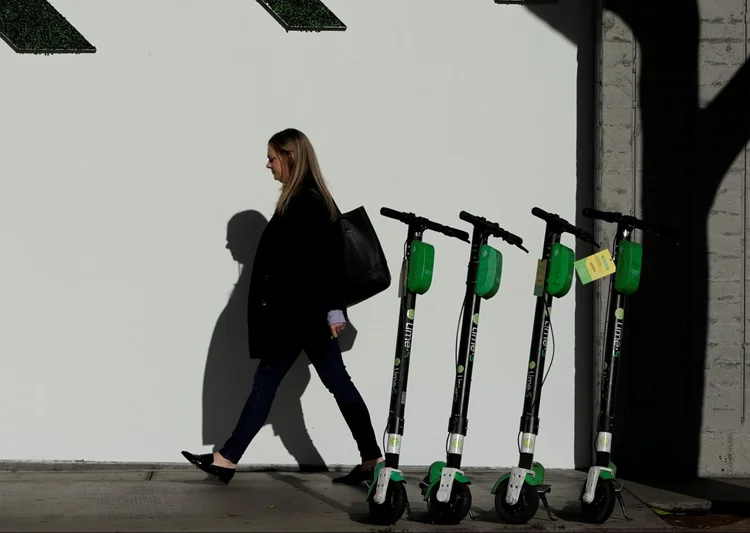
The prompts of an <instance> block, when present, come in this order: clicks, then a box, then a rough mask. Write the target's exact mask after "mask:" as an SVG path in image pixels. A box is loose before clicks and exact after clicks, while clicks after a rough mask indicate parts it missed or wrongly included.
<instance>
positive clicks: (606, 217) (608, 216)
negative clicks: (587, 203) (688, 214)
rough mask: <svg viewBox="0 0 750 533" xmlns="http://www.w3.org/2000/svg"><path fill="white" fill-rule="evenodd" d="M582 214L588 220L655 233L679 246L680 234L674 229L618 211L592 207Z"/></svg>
mask: <svg viewBox="0 0 750 533" xmlns="http://www.w3.org/2000/svg"><path fill="white" fill-rule="evenodd" d="M581 214H582V215H583V216H585V217H587V218H594V219H597V220H602V221H604V222H610V223H613V224H618V223H620V222H622V223H624V224H626V225H628V226H632V227H634V228H637V229H640V230H641V231H647V232H649V233H653V234H654V235H659V236H661V237H666V238H668V239H671V240H673V241H674V242H675V243H677V244H679V240H678V239H677V237H678V232H677V230H675V229H674V228H670V227H667V226H659V225H657V224H652V223H651V222H646V221H645V220H640V219H638V218H636V217H634V216H631V215H623V214H622V213H618V212H617V211H600V210H598V209H591V208H590V207H586V208H584V209H583V211H582V212H581Z"/></svg>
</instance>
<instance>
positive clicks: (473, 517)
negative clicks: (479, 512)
mask: <svg viewBox="0 0 750 533" xmlns="http://www.w3.org/2000/svg"><path fill="white" fill-rule="evenodd" d="M469 518H471V519H472V520H476V519H477V517H476V516H474V511H472V510H471V509H469Z"/></svg>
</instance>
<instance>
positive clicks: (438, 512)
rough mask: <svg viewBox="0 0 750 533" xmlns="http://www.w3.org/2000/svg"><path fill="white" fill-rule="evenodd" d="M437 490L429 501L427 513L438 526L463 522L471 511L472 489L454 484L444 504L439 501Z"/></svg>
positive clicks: (461, 484) (465, 485) (463, 484)
mask: <svg viewBox="0 0 750 533" xmlns="http://www.w3.org/2000/svg"><path fill="white" fill-rule="evenodd" d="M437 492H438V491H437V490H433V491H432V494H430V498H429V499H428V500H427V512H428V513H430V517H431V518H432V519H433V520H434V521H435V523H437V524H444V525H456V524H458V523H460V522H461V520H463V519H464V518H466V515H467V514H469V510H470V509H471V489H470V488H469V486H468V485H467V484H465V483H459V482H457V481H454V482H453V487H452V488H451V495H450V498H448V501H447V502H445V503H443V502H441V501H438V499H437Z"/></svg>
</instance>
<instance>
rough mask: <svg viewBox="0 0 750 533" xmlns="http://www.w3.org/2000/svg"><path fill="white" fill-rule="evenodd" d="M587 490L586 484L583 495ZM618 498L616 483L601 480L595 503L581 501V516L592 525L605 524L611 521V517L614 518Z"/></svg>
mask: <svg viewBox="0 0 750 533" xmlns="http://www.w3.org/2000/svg"><path fill="white" fill-rule="evenodd" d="M585 490H586V484H585V483H584V484H583V489H582V491H581V495H583V492H584V491H585ZM616 498H617V495H616V494H615V485H614V481H612V480H611V479H599V480H598V481H597V483H596V491H595V492H594V501H592V502H591V503H585V502H584V501H581V514H582V515H583V519H584V521H586V522H588V523H590V524H603V523H604V522H606V521H607V520H609V517H610V516H612V511H614V509H615V499H616Z"/></svg>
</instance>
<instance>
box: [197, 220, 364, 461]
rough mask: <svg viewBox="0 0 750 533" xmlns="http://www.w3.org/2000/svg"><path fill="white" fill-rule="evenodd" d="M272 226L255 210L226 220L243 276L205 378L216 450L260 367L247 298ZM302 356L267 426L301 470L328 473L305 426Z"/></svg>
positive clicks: (344, 344) (347, 344)
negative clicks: (260, 245)
mask: <svg viewBox="0 0 750 533" xmlns="http://www.w3.org/2000/svg"><path fill="white" fill-rule="evenodd" d="M267 224H268V221H267V220H266V218H265V217H264V216H263V215H262V214H261V213H259V212H258V211H254V210H248V211H242V212H240V213H237V214H236V215H234V216H233V217H232V218H231V219H230V220H229V223H228V224H227V235H226V241H227V243H226V248H227V249H228V250H229V252H230V254H231V256H232V259H234V260H235V261H236V262H237V263H239V267H240V274H239V277H238V279H237V282H236V283H235V285H234V288H233V289H232V292H231V294H230V296H229V300H228V301H227V305H226V306H225V307H224V309H223V310H222V312H221V314H220V315H219V318H218V319H217V320H216V326H215V327H214V331H213V335H212V336H211V343H210V345H209V348H208V357H207V359H206V371H205V374H204V378H203V444H204V445H211V446H213V449H214V451H215V450H218V449H219V448H220V447H221V446H222V444H223V443H224V442H225V441H226V439H227V438H229V436H230V435H231V434H232V431H233V430H234V426H235V424H236V422H237V420H238V418H239V416H240V412H241V411H242V407H243V406H244V405H245V401H246V400H247V397H248V395H249V394H250V389H251V388H252V384H253V375H254V373H255V368H256V367H257V365H258V361H257V360H256V359H251V358H250V353H249V349H248V339H247V337H248V324H247V297H248V289H249V287H250V276H251V272H252V265H253V261H254V259H255V253H256V250H257V248H258V242H259V241H260V236H261V234H262V233H263V230H264V229H265V227H266V225H267ZM302 260H304V258H302ZM356 335H357V332H356V329H355V328H354V327H353V326H352V324H348V325H347V328H346V329H345V330H344V333H343V334H342V335H341V337H340V340H341V349H342V351H344V352H346V351H348V350H351V348H352V346H353V345H354V340H355V338H356ZM302 355H303V356H301V357H300V358H299V359H298V360H297V362H296V363H295V365H294V366H293V367H292V369H291V370H290V371H289V373H288V374H287V375H286V377H285V378H284V380H283V381H282V383H281V386H280V387H279V390H278V393H277V394H276V399H275V400H274V404H273V407H272V408H271V413H270V415H269V417H268V420H267V421H266V424H270V425H271V427H272V428H273V432H274V434H275V435H276V436H278V437H279V438H280V439H281V443H282V444H283V445H284V447H285V448H286V449H287V451H288V452H289V453H290V454H291V455H292V457H294V459H295V461H296V462H297V464H298V465H299V468H300V470H302V471H326V470H328V467H327V465H326V463H325V461H324V460H323V457H321V455H320V453H319V452H318V450H317V449H316V447H315V444H313V442H312V439H311V438H310V434H309V433H308V431H307V427H306V426H305V418H304V414H303V411H302V402H301V398H302V394H303V393H304V392H305V388H307V384H308V383H310V375H311V373H310V366H309V360H308V358H307V357H306V356H305V355H304V354H302ZM248 455H250V454H248ZM250 462H252V459H251V460H250Z"/></svg>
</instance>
